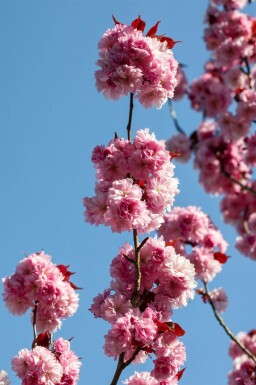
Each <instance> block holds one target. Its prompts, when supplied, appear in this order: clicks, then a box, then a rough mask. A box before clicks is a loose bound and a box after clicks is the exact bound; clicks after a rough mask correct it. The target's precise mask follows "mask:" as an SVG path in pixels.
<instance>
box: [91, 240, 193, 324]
mask: <svg viewBox="0 0 256 385" xmlns="http://www.w3.org/2000/svg"><path fill="white" fill-rule="evenodd" d="M140 258H141V265H140V269H141V287H140V292H139V302H140V303H141V307H140V309H143V308H144V307H145V306H149V307H151V308H152V309H153V310H154V311H156V312H158V313H159V319H160V320H161V321H164V322H165V321H168V320H169V318H170V316H171V315H172V309H173V308H177V307H181V306H186V305H187V303H188V301H189V300H190V299H193V297H194V288H195V286H196V283H195V280H194V276H195V270H194V266H193V265H192V264H191V263H190V262H189V261H188V260H187V259H186V258H184V257H183V256H181V255H178V254H176V252H175V250H174V248H173V247H172V246H166V245H165V242H164V241H163V239H162V238H156V237H155V238H149V239H148V240H147V242H146V243H145V245H144V246H143V247H142V248H141V250H140ZM134 260H135V255H134V249H133V247H132V246H130V245H129V244H125V245H124V246H123V247H122V248H120V251H119V254H118V255H117V256H116V257H115V258H114V259H113V261H112V264H111V267H110V273H111V277H112V278H113V281H112V282H111V289H109V290H106V291H105V292H104V293H103V294H99V295H98V296H97V297H95V298H94V303H93V305H92V306H91V309H90V310H91V311H92V312H93V313H94V315H95V316H96V317H101V318H103V319H105V320H106V321H108V322H110V323H113V322H116V320H117V319H118V318H119V317H122V316H124V315H125V314H126V313H127V312H129V311H131V309H132V305H131V302H130V300H131V296H132V293H133V291H134V285H135V277H136V273H135V265H134V263H133V261H134ZM111 292H112V293H113V294H111Z"/></svg>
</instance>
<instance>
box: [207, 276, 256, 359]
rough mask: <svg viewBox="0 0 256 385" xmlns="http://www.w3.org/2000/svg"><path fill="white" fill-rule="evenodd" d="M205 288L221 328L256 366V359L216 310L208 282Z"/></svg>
mask: <svg viewBox="0 0 256 385" xmlns="http://www.w3.org/2000/svg"><path fill="white" fill-rule="evenodd" d="M203 284H204V288H205V295H206V297H207V299H208V302H209V304H210V306H211V308H212V310H213V313H214V316H215V318H216V319H217V321H218V322H219V324H220V326H221V327H222V328H223V329H224V330H225V332H226V334H227V335H228V336H229V337H230V338H231V340H232V341H234V342H235V343H236V344H237V346H239V348H240V349H241V350H242V351H243V352H244V353H245V354H246V355H247V356H248V357H249V358H251V359H252V360H253V362H254V363H255V364H256V357H255V356H254V355H253V354H252V353H251V352H250V351H249V350H248V349H247V348H246V347H245V346H244V345H243V344H242V343H241V342H240V341H239V340H238V339H237V338H236V336H235V335H234V334H233V333H232V331H231V330H230V329H229V327H228V326H227V325H226V324H225V322H224V320H223V318H222V317H221V316H220V315H219V313H218V312H217V310H216V309H215V306H214V303H213V301H212V299H211V297H210V292H209V289H208V284H207V283H206V282H203Z"/></svg>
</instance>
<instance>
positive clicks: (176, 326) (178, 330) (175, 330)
mask: <svg viewBox="0 0 256 385" xmlns="http://www.w3.org/2000/svg"><path fill="white" fill-rule="evenodd" d="M166 323H167V325H169V326H170V329H171V330H172V332H173V333H174V334H175V335H176V336H177V337H181V336H184V334H185V330H184V329H182V327H181V326H180V325H179V324H177V323H175V322H166Z"/></svg>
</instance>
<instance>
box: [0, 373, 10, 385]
mask: <svg viewBox="0 0 256 385" xmlns="http://www.w3.org/2000/svg"><path fill="white" fill-rule="evenodd" d="M10 384H11V383H10V381H9V378H8V374H7V373H6V371H5V370H0V385H10Z"/></svg>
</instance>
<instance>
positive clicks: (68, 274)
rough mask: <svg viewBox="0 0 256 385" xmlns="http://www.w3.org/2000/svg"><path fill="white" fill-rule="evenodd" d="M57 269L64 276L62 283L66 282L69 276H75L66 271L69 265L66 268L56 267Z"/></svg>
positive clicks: (62, 266) (63, 266)
mask: <svg viewBox="0 0 256 385" xmlns="http://www.w3.org/2000/svg"><path fill="white" fill-rule="evenodd" d="M57 268H58V269H59V271H60V272H61V273H62V274H63V275H64V281H68V280H69V278H70V276H71V275H73V274H75V273H71V272H70V271H68V268H69V265H67V266H65V265H57Z"/></svg>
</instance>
